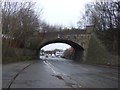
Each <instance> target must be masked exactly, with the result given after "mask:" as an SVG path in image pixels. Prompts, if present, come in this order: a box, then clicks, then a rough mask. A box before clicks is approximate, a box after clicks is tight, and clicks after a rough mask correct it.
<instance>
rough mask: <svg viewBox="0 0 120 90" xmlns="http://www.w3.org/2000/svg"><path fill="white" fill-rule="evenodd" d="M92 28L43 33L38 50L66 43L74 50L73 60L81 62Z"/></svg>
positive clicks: (86, 49) (84, 55)
mask: <svg viewBox="0 0 120 90" xmlns="http://www.w3.org/2000/svg"><path fill="white" fill-rule="evenodd" d="M92 31H93V26H87V27H86V29H81V30H69V31H59V32H48V33H44V40H43V41H42V43H41V44H40V45H39V47H38V50H40V49H41V48H42V47H44V46H46V45H48V44H51V43H66V44H68V45H70V46H72V47H73V48H74V50H75V53H74V57H73V60H76V61H80V62H83V61H85V59H86V55H87V51H88V47H89V40H90V38H91V35H92Z"/></svg>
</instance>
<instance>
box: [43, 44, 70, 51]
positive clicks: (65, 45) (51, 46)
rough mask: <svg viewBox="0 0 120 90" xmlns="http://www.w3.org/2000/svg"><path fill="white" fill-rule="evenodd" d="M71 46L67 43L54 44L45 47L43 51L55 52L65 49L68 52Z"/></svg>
mask: <svg viewBox="0 0 120 90" xmlns="http://www.w3.org/2000/svg"><path fill="white" fill-rule="evenodd" d="M70 47H71V46H70V45H68V44H65V43H53V44H49V45H46V46H44V47H43V48H42V49H44V50H45V51H46V50H54V49H63V50H66V49H68V48H70Z"/></svg>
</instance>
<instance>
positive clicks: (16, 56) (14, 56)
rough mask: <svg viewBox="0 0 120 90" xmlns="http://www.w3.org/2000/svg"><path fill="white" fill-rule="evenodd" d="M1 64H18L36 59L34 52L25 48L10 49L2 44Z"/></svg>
mask: <svg viewBox="0 0 120 90" xmlns="http://www.w3.org/2000/svg"><path fill="white" fill-rule="evenodd" d="M2 44H3V45H2V49H3V50H2V63H11V62H19V61H23V60H31V59H35V58H36V51H35V50H30V49H26V48H15V47H10V46H8V45H7V44H5V43H2Z"/></svg>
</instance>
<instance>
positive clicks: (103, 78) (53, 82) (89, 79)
mask: <svg viewBox="0 0 120 90" xmlns="http://www.w3.org/2000/svg"><path fill="white" fill-rule="evenodd" d="M24 65H26V66H24ZM11 66H12V68H10V67H11ZM13 66H14V67H13ZM21 66H24V68H22V69H20V68H21ZM16 68H18V69H16ZM13 70H14V72H13ZM11 71H12V72H11ZM15 72H16V73H15ZM10 78H12V79H10ZM11 80H12V81H11ZM7 87H9V88H118V68H113V67H108V66H100V65H99V66H97V65H89V64H80V63H77V62H74V61H72V60H67V59H62V58H50V57H49V58H44V60H35V61H33V62H31V63H29V64H28V63H27V64H26V63H24V64H23V63H22V64H19V65H16V64H14V65H13V64H11V65H6V66H3V88H7Z"/></svg>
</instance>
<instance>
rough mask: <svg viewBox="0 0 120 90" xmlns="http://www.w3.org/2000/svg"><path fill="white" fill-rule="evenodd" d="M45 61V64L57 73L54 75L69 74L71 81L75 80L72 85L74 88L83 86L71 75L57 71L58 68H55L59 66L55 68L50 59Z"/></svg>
mask: <svg viewBox="0 0 120 90" xmlns="http://www.w3.org/2000/svg"><path fill="white" fill-rule="evenodd" d="M43 62H44V64H45V65H47V66H48V68H50V69H51V70H52V72H53V73H54V74H55V75H52V76H56V75H58V76H59V75H63V76H67V77H68V78H69V81H71V80H72V83H73V82H74V85H72V87H73V88H81V87H82V86H81V85H80V84H79V83H77V81H76V80H73V79H72V78H71V77H70V76H68V75H67V74H65V73H63V72H61V73H60V72H59V71H57V70H55V69H57V68H55V67H54V66H53V65H52V64H51V63H49V62H48V61H43ZM62 79H63V77H62ZM63 80H64V81H65V82H67V81H66V80H65V79H63Z"/></svg>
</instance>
